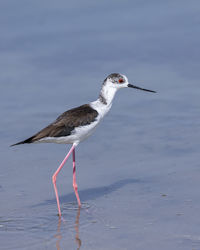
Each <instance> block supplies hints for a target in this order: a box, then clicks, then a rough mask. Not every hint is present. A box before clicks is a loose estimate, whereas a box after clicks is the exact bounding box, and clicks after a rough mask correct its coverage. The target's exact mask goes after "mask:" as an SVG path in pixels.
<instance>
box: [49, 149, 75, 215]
mask: <svg viewBox="0 0 200 250" xmlns="http://www.w3.org/2000/svg"><path fill="white" fill-rule="evenodd" d="M74 148H75V145H74V144H73V145H72V147H71V149H70V150H69V152H68V154H67V155H66V157H65V158H64V160H63V161H62V163H61V164H60V166H59V167H58V169H57V170H56V172H55V173H54V175H53V176H52V182H53V185H54V190H55V194H56V201H57V206H58V215H59V216H61V210H60V202H59V197H58V190H57V187H56V177H57V175H58V173H59V172H60V170H61V169H62V168H63V166H64V164H65V162H66V161H67V159H68V158H69V156H70V154H71V153H72V151H73V150H74Z"/></svg>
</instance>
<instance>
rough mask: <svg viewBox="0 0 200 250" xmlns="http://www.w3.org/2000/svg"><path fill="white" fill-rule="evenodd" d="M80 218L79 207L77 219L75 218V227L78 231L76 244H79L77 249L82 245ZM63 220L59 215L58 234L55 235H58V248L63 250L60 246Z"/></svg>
mask: <svg viewBox="0 0 200 250" xmlns="http://www.w3.org/2000/svg"><path fill="white" fill-rule="evenodd" d="M79 219H80V208H78V209H77V214H76V220H75V224H74V228H75V232H76V235H75V241H76V244H77V246H78V248H77V250H79V249H80V247H81V239H80V237H79ZM62 222H63V219H62V218H61V217H59V219H58V226H57V234H56V235H55V237H56V239H57V240H56V249H57V250H61V248H60V241H61V239H62V233H61V230H60V229H61V224H62Z"/></svg>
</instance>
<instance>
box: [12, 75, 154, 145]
mask: <svg viewBox="0 0 200 250" xmlns="http://www.w3.org/2000/svg"><path fill="white" fill-rule="evenodd" d="M124 87H132V88H136V89H141V90H145V91H150V92H154V91H151V90H147V89H142V88H139V87H136V86H134V85H131V84H129V83H128V79H127V77H126V76H124V75H121V74H118V73H113V74H110V75H109V76H108V77H107V78H106V79H105V80H104V82H103V85H102V88H101V91H100V95H99V98H98V99H97V100H96V101H94V102H91V103H89V104H85V105H82V106H80V107H77V108H73V109H70V110H68V111H66V112H64V113H63V114H61V115H60V116H59V117H58V118H57V119H56V120H55V121H54V122H52V123H51V124H50V125H48V126H47V127H45V128H44V129H42V130H41V131H39V132H38V133H36V134H35V135H33V136H31V137H30V138H28V139H26V140H23V141H20V142H18V143H16V144H13V145H12V146H15V145H19V144H24V143H34V142H54V143H66V144H68V143H71V144H73V143H76V144H78V143H79V142H81V141H82V140H84V139H86V138H87V137H88V136H89V135H90V134H91V133H92V132H93V131H94V129H95V128H96V126H97V125H98V124H99V122H100V121H101V120H102V118H103V117H104V116H105V115H106V114H107V112H108V111H109V110H110V108H111V106H112V101H113V98H114V96H115V93H116V91H117V90H118V89H120V88H124Z"/></svg>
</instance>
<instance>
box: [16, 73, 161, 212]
mask: <svg viewBox="0 0 200 250" xmlns="http://www.w3.org/2000/svg"><path fill="white" fill-rule="evenodd" d="M122 88H134V89H137V90H142V91H147V92H152V93H156V91H153V90H149V89H145V88H140V87H137V86H135V85H133V84H130V83H129V81H128V78H127V77H126V76H125V75H122V74H120V73H112V74H110V75H108V76H107V77H106V78H105V80H104V81H103V84H102V87H101V90H100V94H99V97H98V99H97V100H96V101H93V102H90V103H88V104H84V105H81V106H79V107H76V108H72V109H70V110H68V111H66V112H64V113H62V114H61V115H60V116H58V118H57V119H56V120H55V121H53V122H52V123H51V124H49V125H48V126H47V127H45V128H43V129H42V130H40V131H39V132H38V133H36V134H34V135H33V136H31V137H29V138H28V139H26V140H23V141H20V142H18V143H15V144H13V145H11V146H16V145H20V144H30V143H40V142H41V143H42V142H46V143H50V142H51V143H59V144H72V146H71V148H70V150H69V152H68V153H67V155H66V156H65V158H64V160H63V161H62V162H61V164H60V165H59V167H58V169H57V170H56V171H55V173H54V174H53V176H52V182H53V186H54V191H55V196H56V201H57V207H58V215H59V217H61V208H60V201H59V195H58V190H57V186H56V179H57V175H58V174H59V172H60V171H61V169H62V168H63V166H64V164H65V163H66V161H67V159H68V158H69V156H70V155H71V154H72V162H73V164H72V165H73V189H74V192H75V195H76V199H77V202H78V206H79V207H81V201H80V198H79V194H78V185H77V182H76V162H75V148H76V147H77V146H78V144H79V143H80V142H82V141H84V140H85V139H87V138H88V137H89V136H90V135H91V134H92V133H93V132H94V131H95V129H96V127H97V125H98V124H99V123H100V122H101V121H102V119H103V118H104V116H105V115H106V114H107V113H108V111H109V110H110V109H111V107H112V103H113V98H114V96H115V94H116V92H117V91H118V90H119V89H122Z"/></svg>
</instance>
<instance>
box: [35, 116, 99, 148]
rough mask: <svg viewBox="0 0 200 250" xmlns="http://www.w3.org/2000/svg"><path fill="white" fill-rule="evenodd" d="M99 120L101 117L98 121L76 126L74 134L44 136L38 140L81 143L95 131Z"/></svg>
mask: <svg viewBox="0 0 200 250" xmlns="http://www.w3.org/2000/svg"><path fill="white" fill-rule="evenodd" d="M99 122H100V119H98V120H97V121H95V122H93V123H91V124H89V125H86V126H82V127H78V128H75V129H74V130H73V132H72V134H71V135H68V136H61V137H44V138H42V139H40V140H39V141H38V142H53V143H60V144H73V143H79V142H81V141H83V140H85V139H87V138H88V137H89V136H90V135H91V134H92V133H93V132H94V130H95V129H96V127H97V125H98V124H99Z"/></svg>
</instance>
